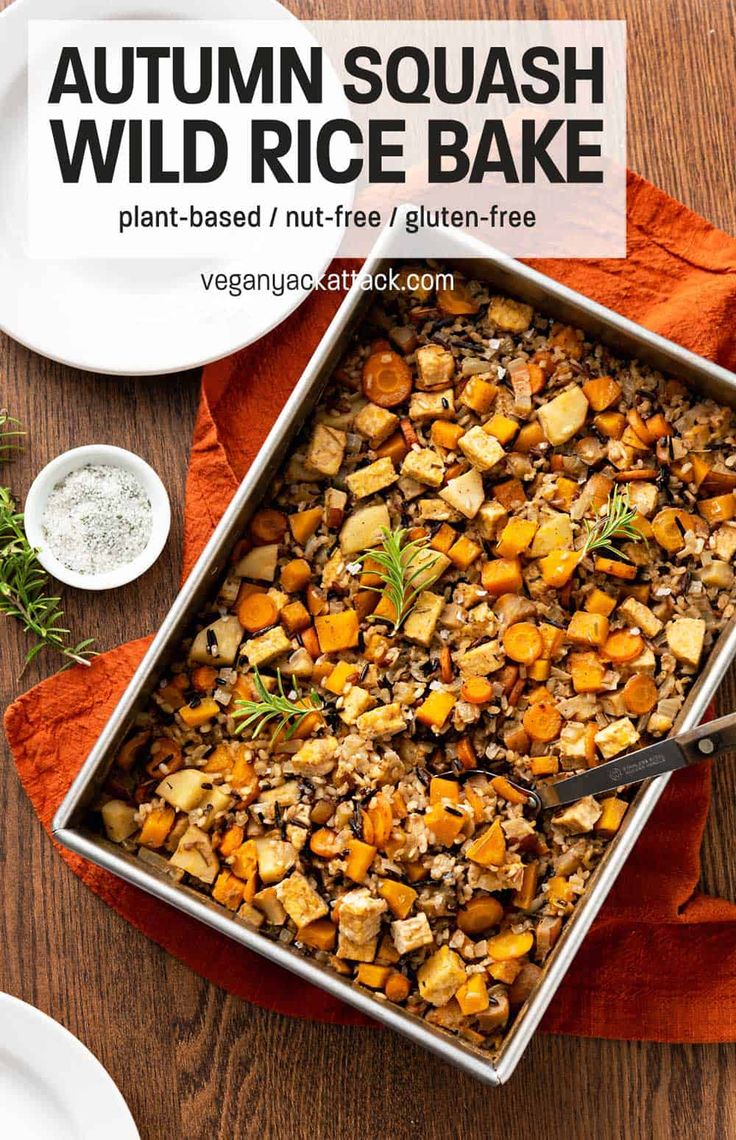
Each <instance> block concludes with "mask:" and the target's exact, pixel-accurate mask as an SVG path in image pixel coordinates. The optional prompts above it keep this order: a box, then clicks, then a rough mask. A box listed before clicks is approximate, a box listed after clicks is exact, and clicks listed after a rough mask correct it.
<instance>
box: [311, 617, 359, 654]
mask: <svg viewBox="0 0 736 1140" xmlns="http://www.w3.org/2000/svg"><path fill="white" fill-rule="evenodd" d="M314 627H315V629H316V631H317V637H318V638H319V648H320V651H321V652H322V653H339V652H340V651H341V650H343V649H354V648H355V646H356V645H357V644H358V634H359V623H358V615H357V613H356V612H355V610H341V611H340V613H336V614H325V615H324V616H323V617H317V618H315V619H314Z"/></svg>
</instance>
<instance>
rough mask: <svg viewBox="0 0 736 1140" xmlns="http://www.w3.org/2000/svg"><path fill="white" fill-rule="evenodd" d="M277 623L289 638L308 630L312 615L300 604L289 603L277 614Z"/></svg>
mask: <svg viewBox="0 0 736 1140" xmlns="http://www.w3.org/2000/svg"><path fill="white" fill-rule="evenodd" d="M279 621H280V622H281V624H282V626H283V627H284V629H285V630H286V632H287V634H288V635H289V636H290V637H293V636H294V634H297V633H302V632H303V631H304V630H305V629H309V627H310V625H311V624H312V615H311V614H310V613H309V610H308V609H307V608H306V606H304V604H303V603H302V602H289V604H288V605H286V606H284V608H283V609H282V611H281V613H280V614H279Z"/></svg>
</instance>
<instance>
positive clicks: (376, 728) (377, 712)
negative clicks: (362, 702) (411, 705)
mask: <svg viewBox="0 0 736 1140" xmlns="http://www.w3.org/2000/svg"><path fill="white" fill-rule="evenodd" d="M357 728H358V732H359V733H360V734H361V736H365V737H367V738H369V739H370V738H371V737H374V736H395V735H396V733H397V732H403V731H404V729H405V728H406V718H405V716H404V710H403V709H402V707H401V705H400V704H399V703H398V702H396V701H395V702H394V703H393V704H390V705H379V707H378V708H377V709H371V710H370V711H369V712H365V713H363V714H362V716H359V717H358V720H357Z"/></svg>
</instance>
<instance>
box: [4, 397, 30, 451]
mask: <svg viewBox="0 0 736 1140" xmlns="http://www.w3.org/2000/svg"><path fill="white" fill-rule="evenodd" d="M25 434H26V433H25V432H24V431H23V429H22V428H21V426H20V421H19V420H15V419H13V417H12V416H11V415H10V413H9V412H8V410H7V408H0V462H5V461H6V460H8V459H11V458H12V456H13V455H15V454H16V453H17V452H18V451H20V449H21V446H22V445H21V440H22V439H23V438H24V437H25Z"/></svg>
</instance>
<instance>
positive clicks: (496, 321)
mask: <svg viewBox="0 0 736 1140" xmlns="http://www.w3.org/2000/svg"><path fill="white" fill-rule="evenodd" d="M533 316H534V309H533V308H532V306H531V305H525V304H524V303H523V302H522V301H512V300H511V298H510V297H491V303H490V305H489V306H488V320H489V321H490V322H491V324H493V325H495V327H496V328H497V329H500V330H501V331H502V332H513V333H522V332H525V331H526V329H528V328H529V325H530V324H531V322H532V317H533Z"/></svg>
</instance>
